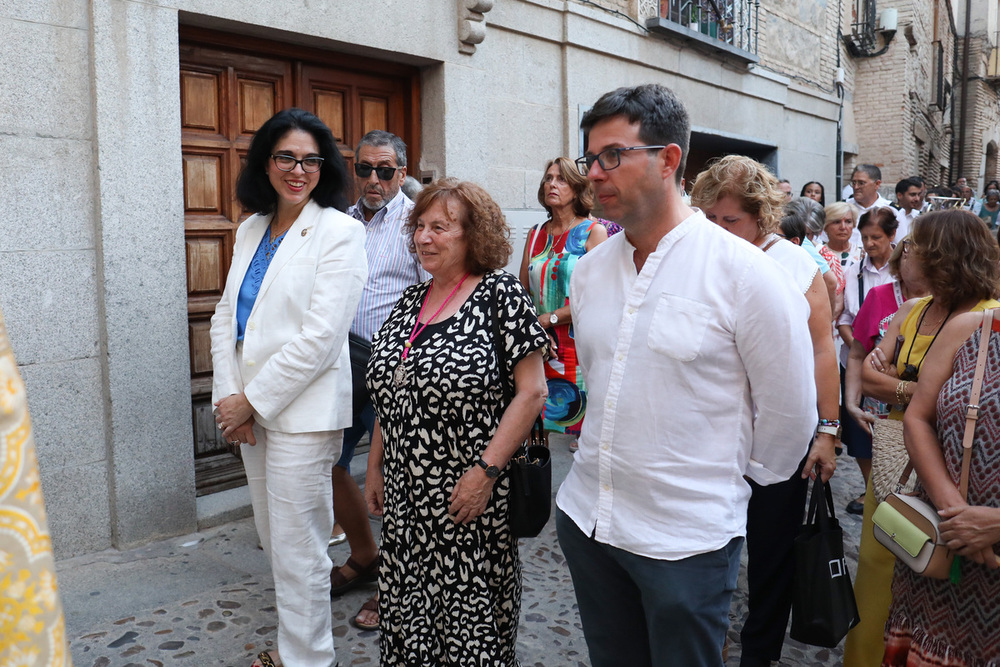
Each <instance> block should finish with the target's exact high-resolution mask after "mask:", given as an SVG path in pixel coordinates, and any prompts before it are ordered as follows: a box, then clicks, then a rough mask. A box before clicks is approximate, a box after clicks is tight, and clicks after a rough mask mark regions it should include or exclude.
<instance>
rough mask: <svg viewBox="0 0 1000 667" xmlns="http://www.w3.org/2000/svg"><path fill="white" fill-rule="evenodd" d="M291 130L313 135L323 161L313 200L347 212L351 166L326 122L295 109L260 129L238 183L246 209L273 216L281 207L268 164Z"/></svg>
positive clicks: (275, 115) (237, 187)
mask: <svg viewBox="0 0 1000 667" xmlns="http://www.w3.org/2000/svg"><path fill="white" fill-rule="evenodd" d="M291 130H302V131H304V132H308V133H309V134H311V135H312V137H313V139H315V140H316V145H317V146H318V147H319V155H320V157H322V158H323V166H322V167H321V168H320V170H319V182H318V183H317V184H316V187H315V188H314V189H313V191H312V194H311V195H310V197H311V198H312V200H313V201H315V202H316V203H317V204H319V205H320V206H323V207H326V208H335V209H337V210H338V211H346V210H347V206H348V201H347V196H346V194H345V192H346V188H347V184H348V182H349V181H348V179H347V163H345V162H344V158H343V157H342V156H341V155H340V151H339V150H337V143H336V141H335V140H334V138H333V133H331V132H330V128H328V127H327V126H326V125H325V124H324V123H323V121H321V120H320V119H319V118H317V117H316V116H315V115H313V114H311V113H309V112H308V111H303V110H302V109H297V108H292V109H285V110H283V111H279V112H278V113H276V114H274V115H273V116H271V118H269V119H268V120H267V122H265V123H264V124H263V125H261V126H260V129H259V130H257V132H256V133H254V135H253V139H251V140H250V148H249V150H247V160H246V164H244V165H243V169H242V170H241V171H240V176H239V178H238V179H237V180H236V198H237V199H239V200H240V204H242V205H243V208H244V210H247V211H253V212H254V213H261V214H265V215H266V214H268V213H273V212H274V210H275V207H276V206H277V204H278V193H277V192H275V191H274V187H272V186H271V181H270V180H269V179H268V176H267V163H268V160H270V159H271V151H273V150H274V146H275V144H277V143H278V141H279V140H280V139H281V138H282V137H284V136H285V135H286V134H288V133H289V132H290V131H291Z"/></svg>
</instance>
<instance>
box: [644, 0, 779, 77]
mask: <svg viewBox="0 0 1000 667" xmlns="http://www.w3.org/2000/svg"><path fill="white" fill-rule="evenodd" d="M653 9H654V10H655V7H654V8H653ZM759 11H760V0H659V13H658V14H657V15H653V16H651V17H650V18H647V20H646V27H647V28H649V30H650V31H652V32H657V33H660V34H663V35H669V36H672V37H679V38H681V39H684V40H685V41H688V42H691V43H693V44H696V45H700V46H701V47H702V48H704V49H707V50H710V51H714V52H716V53H721V54H725V55H728V56H731V57H733V58H735V59H737V60H741V61H744V62H748V63H750V62H758V61H759V58H757V35H758V30H759V25H758V14H759Z"/></svg>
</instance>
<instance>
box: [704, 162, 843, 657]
mask: <svg viewBox="0 0 1000 667" xmlns="http://www.w3.org/2000/svg"><path fill="white" fill-rule="evenodd" d="M691 203H692V204H693V205H695V206H697V207H698V208H700V209H702V210H703V211H704V213H705V216H706V217H707V218H708V219H709V220H711V221H712V222H714V223H716V224H717V225H719V226H720V227H722V228H723V229H726V230H727V231H729V232H732V233H733V234H735V235H736V236H739V237H741V238H743V239H744V240H746V241H748V242H750V243H753V244H754V245H756V246H757V247H759V248H761V249H762V250H763V251H764V252H765V253H767V254H768V256H769V257H772V258H773V259H774V260H775V261H776V262H778V263H779V264H781V266H782V267H783V268H784V269H785V270H786V272H787V273H788V277H789V279H790V280H792V281H793V282H794V283H795V285H796V286H797V287H798V288H799V290H800V291H801V292H802V294H803V295H804V296H805V298H806V300H807V301H808V302H809V310H810V314H809V331H810V333H811V334H812V343H813V354H814V359H815V382H816V389H817V402H818V407H819V415H820V422H819V425H818V431H819V432H818V433H817V435H816V438H815V439H814V440H813V442H812V444H811V446H810V445H809V443H804V442H803V443H775V444H776V445H778V446H782V445H783V446H788V447H801V450H802V452H803V466H802V472H801V474H796V475H794V476H793V477H792V478H791V479H788V480H786V481H784V482H780V483H778V484H772V485H770V486H761V485H758V484H756V483H755V482H753V481H751V482H750V486H751V487H752V495H751V496H750V504H749V507H748V510H747V552H748V556H749V559H750V560H749V566H748V571H747V573H748V588H749V605H748V606H749V613H748V616H747V619H746V622H745V623H744V625H743V631H742V632H741V634H740V637H741V641H742V657H741V663H740V664H741V665H743V666H744V667H750V666H753V665H770V664H771V662H772V661H774V660H779V659H780V658H781V647H782V644H783V643H784V638H785V627H786V625H787V624H788V616H789V612H790V611H791V591H792V574H793V571H794V558H793V554H792V542H793V541H794V539H795V536H796V535H797V534H798V529H799V526H800V525H801V523H802V515H803V513H804V510H805V499H806V492H807V481H806V480H807V479H809V477H813V478H815V475H816V474H817V473H818V474H819V475H821V477H822V478H823V481H827V480H829V479H830V477H831V476H832V475H833V472H834V470H836V467H837V459H836V454H835V453H834V448H835V444H836V431H837V428H836V427H837V425H839V420H838V419H837V409H838V396H837V360H836V356H835V352H834V346H833V336H832V332H831V330H830V321H831V318H832V315H831V312H830V299H829V296H828V293H827V289H826V287H825V285H824V284H823V279H822V277H821V275H820V271H819V268H818V267H817V265H816V262H815V261H813V259H812V258H811V257H810V256H809V253H808V252H806V251H805V250H803V249H802V248H800V247H798V246H796V245H795V244H793V243H791V242H789V241H786V240H785V239H782V238H780V237H779V236H778V235H777V234H775V231H776V230H777V229H778V224H779V221H780V219H781V215H782V211H783V207H784V203H785V198H784V194H783V193H782V192H781V190H780V189H778V181H777V179H776V178H775V177H774V176H773V175H772V174H771V172H769V171H768V170H767V167H765V166H764V165H762V164H760V163H759V162H756V161H755V160H751V159H750V158H747V157H743V156H738V155H730V156H726V157H723V158H720V159H719V160H716V161H714V162H712V163H711V164H710V165H709V167H708V169H707V170H705V171H703V172H702V173H701V174H699V175H698V179H697V181H695V184H694V190H693V191H692V193H691ZM807 450H808V452H807Z"/></svg>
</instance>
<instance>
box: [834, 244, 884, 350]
mask: <svg viewBox="0 0 1000 667" xmlns="http://www.w3.org/2000/svg"><path fill="white" fill-rule="evenodd" d="M844 277H845V279H846V284H845V285H844V311H843V312H842V313H841V315H840V317H839V318H838V319H837V326H843V325H847V326H854V318H855V317H857V316H858V311H859V310H861V292H863V293H864V294H865V295H866V296H867V294H868V292H870V291H871V289H872V288H873V287H878V286H879V285H885V284H886V283H891V282H892V281H893V280H894V279H893V277H892V273H891V272H890V271H889V262H886V263H885V264H883V265H882V268H878V269H877V268H875V265H874V264H872V261H871V258H870V257H868V256H867V255H865V257H864V259H862V260H861V261H860V262H858V261H854V262H851V264H850V265H848V266H847V267H846V268H845V269H844ZM859 284H860V289H859ZM847 353H848V349H847V346H846V345H843V346H841V348H840V365H841V366H843V367H844V368H847Z"/></svg>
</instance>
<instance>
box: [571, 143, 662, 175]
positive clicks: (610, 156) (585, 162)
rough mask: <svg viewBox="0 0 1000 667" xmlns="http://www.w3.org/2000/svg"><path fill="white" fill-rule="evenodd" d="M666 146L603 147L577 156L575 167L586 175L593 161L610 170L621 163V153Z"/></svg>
mask: <svg viewBox="0 0 1000 667" xmlns="http://www.w3.org/2000/svg"><path fill="white" fill-rule="evenodd" d="M663 148H666V146H626V147H624V148H605V149H604V150H603V151H601V152H600V153H598V154H596V155H584V156H583V157H580V158H577V159H576V160H575V162H576V168H577V169H579V170H580V173H581V174H583V175H584V176H586V175H587V174H589V173H590V168H591V167H593V166H594V162H597V163H598V164H599V165H601V169H603V170H604V171H611V170H612V169H617V168H618V167H619V166H620V165H621V163H622V153H627V152H629V151H654V150H656V151H658V150H661V149H663Z"/></svg>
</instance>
